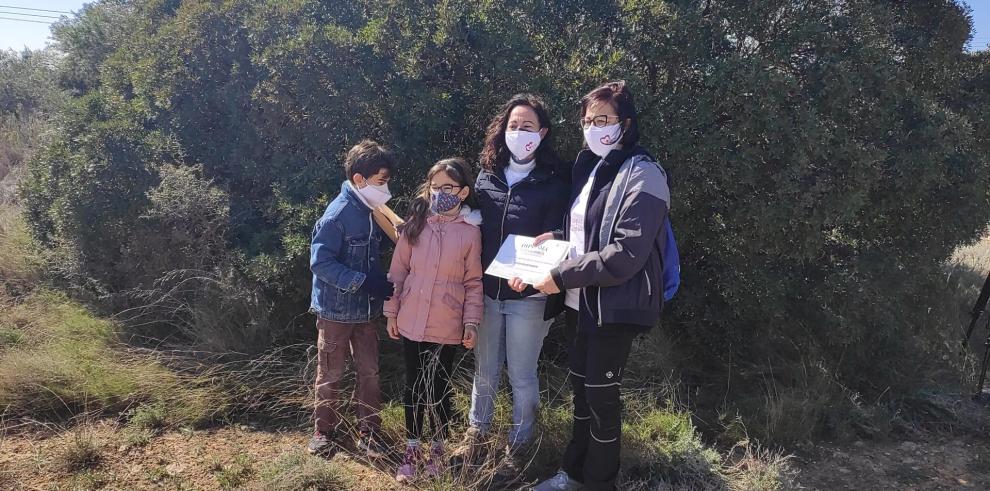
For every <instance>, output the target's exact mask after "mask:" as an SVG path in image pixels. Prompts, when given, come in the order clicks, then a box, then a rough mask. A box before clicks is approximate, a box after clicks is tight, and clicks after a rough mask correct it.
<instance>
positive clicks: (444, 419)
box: [402, 338, 454, 440]
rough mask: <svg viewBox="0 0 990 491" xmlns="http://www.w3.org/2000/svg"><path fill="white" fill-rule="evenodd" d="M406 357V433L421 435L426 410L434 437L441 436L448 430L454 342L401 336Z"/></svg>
mask: <svg viewBox="0 0 990 491" xmlns="http://www.w3.org/2000/svg"><path fill="white" fill-rule="evenodd" d="M402 347H403V351H404V354H405V360H406V390H405V393H404V394H403V397H402V403H403V405H404V406H405V409H406V435H407V437H408V438H409V439H411V440H421V439H422V436H423V416H424V413H425V412H426V410H427V409H429V412H430V424H432V425H433V431H434V433H435V435H434V439H436V440H445V439H447V436H448V434H449V432H450V428H449V426H450V417H451V411H453V408H452V402H451V396H452V395H453V388H452V387H451V386H450V373H451V370H452V368H453V365H454V345H452V344H436V343H427V342H418V341H411V340H409V339H406V338H402Z"/></svg>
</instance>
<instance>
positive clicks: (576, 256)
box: [513, 81, 670, 491]
mask: <svg viewBox="0 0 990 491" xmlns="http://www.w3.org/2000/svg"><path fill="white" fill-rule="evenodd" d="M581 126H582V128H584V139H585V143H586V144H587V147H588V148H586V149H585V150H582V151H581V153H579V154H578V157H577V159H576V161H575V163H574V170H573V174H572V176H573V179H572V186H571V201H570V211H569V213H568V214H567V215H566V217H565V219H564V227H563V230H562V231H561V232H558V233H556V234H544V235H542V236H540V237H539V238H538V240H539V241H542V240H546V239H549V238H552V237H554V236H556V238H558V239H562V240H567V241H569V242H570V243H571V253H570V256H569V258H568V259H566V260H564V261H563V262H562V263H561V264H560V266H558V267H557V268H556V269H554V270H553V271H552V272H551V274H550V275H549V276H547V277H546V278H544V279H543V281H541V282H539V283H537V284H536V285H534V286H535V287H536V289H537V290H539V291H540V292H543V293H546V294H554V293H559V292H561V291H564V292H566V300H565V305H566V319H567V322H568V324H569V325H570V326H573V327H574V328H576V331H577V335H576V336H575V339H574V341H573V342H572V344H571V346H570V349H569V353H568V368H569V369H570V379H571V385H572V386H573V388H574V421H573V433H572V436H571V441H570V443H569V444H568V445H567V450H566V451H565V452H564V459H563V460H564V462H563V466H562V467H563V469H562V470H561V471H560V472H559V473H558V474H557V475H556V476H554V477H553V478H551V479H549V480H547V481H544V482H543V483H540V484H539V485H538V486H536V487H535V488H533V489H536V490H539V491H551V490H552V491H570V490H577V489H585V490H599V489H602V490H604V489H608V490H612V489H615V478H616V476H617V475H618V471H619V448H620V437H621V433H622V419H621V413H622V404H621V402H620V401H619V390H620V388H621V387H622V375H623V371H624V369H625V365H626V360H627V358H628V357H629V351H630V349H631V347H632V342H633V339H634V338H635V337H636V336H637V335H638V334H641V333H643V332H646V331H648V330H649V329H650V328H651V327H653V326H654V325H656V324H657V323H658V322H659V320H660V309H661V306H662V303H663V280H662V277H663V263H662V261H661V258H662V257H663V252H664V251H663V248H664V240H663V238H664V236H663V234H661V232H662V230H663V229H662V225H663V223H664V220H666V219H667V211H668V209H669V208H668V204H669V203H670V192H669V190H668V188H667V178H666V175H665V173H664V171H663V169H661V168H660V166H659V165H657V163H656V162H655V161H654V159H653V158H652V157H650V155H649V154H647V153H646V151H645V150H643V149H642V148H641V147H639V146H638V145H637V142H638V141H639V127H638V125H637V121H636V107H635V105H634V103H633V96H632V92H630V90H629V88H628V87H627V86H626V84H625V82H622V81H619V82H611V83H608V84H605V85H603V86H601V87H599V88H597V89H595V90H593V91H591V92H590V93H588V95H586V96H584V98H583V99H581ZM513 286H515V287H518V286H520V285H519V284H518V281H517V280H513Z"/></svg>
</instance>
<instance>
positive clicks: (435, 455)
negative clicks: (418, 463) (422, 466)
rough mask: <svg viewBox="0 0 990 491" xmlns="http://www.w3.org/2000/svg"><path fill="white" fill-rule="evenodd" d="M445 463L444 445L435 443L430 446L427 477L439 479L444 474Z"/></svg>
mask: <svg viewBox="0 0 990 491" xmlns="http://www.w3.org/2000/svg"><path fill="white" fill-rule="evenodd" d="M442 462H443V443H441V442H433V445H430V457H429V458H428V459H427V460H426V475H428V476H430V477H437V476H439V475H440V474H441V473H442V472H443V469H442V468H441V466H442V465H443V464H442Z"/></svg>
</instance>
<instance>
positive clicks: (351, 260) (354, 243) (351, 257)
mask: <svg viewBox="0 0 990 491" xmlns="http://www.w3.org/2000/svg"><path fill="white" fill-rule="evenodd" d="M369 247H371V241H369V240H368V237H352V238H349V239H347V256H346V261H345V262H346V263H347V265H348V266H349V267H350V268H351V269H353V270H355V271H360V272H362V273H367V272H368V269H369V268H368V262H369V261H368V257H369V256H368V254H369V251H368V248H369Z"/></svg>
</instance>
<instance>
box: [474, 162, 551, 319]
mask: <svg viewBox="0 0 990 491" xmlns="http://www.w3.org/2000/svg"><path fill="white" fill-rule="evenodd" d="M475 191H476V192H477V194H478V202H479V204H480V205H481V218H482V223H481V240H482V247H481V264H482V266H484V267H485V268H486V269H487V268H488V265H490V264H491V263H492V261H493V260H494V259H495V255H496V254H497V253H498V249H499V247H500V246H501V245H502V242H503V241H504V240H505V238H506V237H508V236H509V234H516V235H526V236H529V237H535V236H537V235H539V234H542V233H544V232H552V231H554V230H559V229H560V227H561V225H562V223H563V220H564V212H565V211H566V209H567V200H568V197H569V195H570V188H569V186H568V184H567V182H566V181H565V180H564V179H563V178H561V177H560V176H559V175H558V174H557V173H555V172H554V169H553V167H552V166H546V165H539V164H537V165H536V168H534V169H533V171H532V172H530V174H529V175H528V176H526V177H525V178H524V179H522V180H521V181H519V182H517V183H515V184H514V185H513V186H512V188H511V189H509V185H508V183H507V181H506V180H505V172H504V171H503V170H502V169H501V168H496V169H495V170H493V171H485V170H482V171H481V173H480V174H478V180H477V182H476V183H475ZM483 282H484V289H485V295H488V297H489V298H493V299H496V300H512V299H517V298H523V297H528V296H530V295H533V294H535V293H537V291H536V290H535V289H533V288H532V287H528V288H526V290H523V292H522V293H516V292H515V291H513V290H512V289H511V288H509V285H508V281H507V280H504V279H502V278H497V277H494V276H490V275H485V276H484V279H483Z"/></svg>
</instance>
